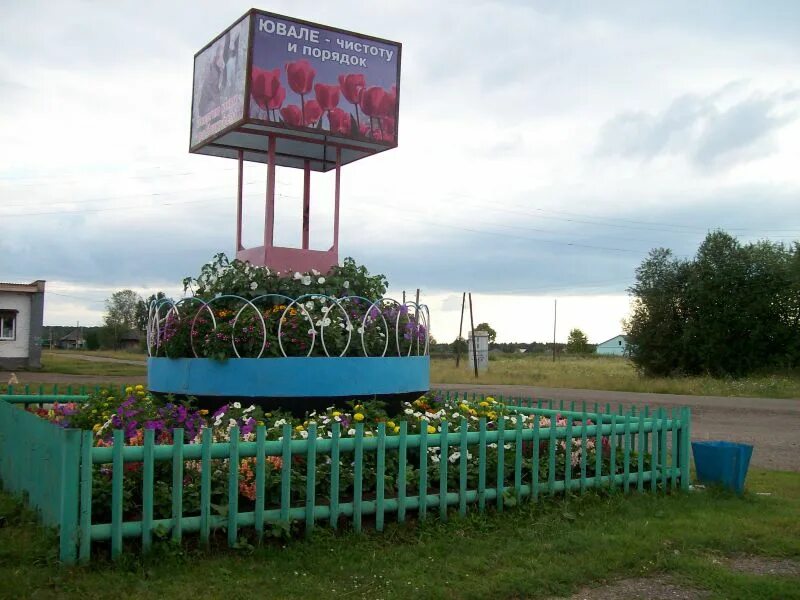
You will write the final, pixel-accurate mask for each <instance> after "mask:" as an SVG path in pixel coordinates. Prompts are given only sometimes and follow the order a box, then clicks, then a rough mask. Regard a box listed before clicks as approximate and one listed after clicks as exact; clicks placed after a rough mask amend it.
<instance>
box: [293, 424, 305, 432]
mask: <svg viewBox="0 0 800 600" xmlns="http://www.w3.org/2000/svg"><path fill="white" fill-rule="evenodd" d="M304 429H305V427H303V426H302V425H298V426H297V427H295V428H294V430H295V431H303V430H304Z"/></svg>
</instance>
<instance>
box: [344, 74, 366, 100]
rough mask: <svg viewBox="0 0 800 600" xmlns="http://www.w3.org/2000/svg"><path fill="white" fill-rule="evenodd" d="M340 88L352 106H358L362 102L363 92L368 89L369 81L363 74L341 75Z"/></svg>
mask: <svg viewBox="0 0 800 600" xmlns="http://www.w3.org/2000/svg"><path fill="white" fill-rule="evenodd" d="M339 87H340V88H341V89H342V94H344V97H345V98H347V101H348V102H349V103H350V104H358V102H359V100H361V91H362V90H363V89H364V88H365V87H367V81H366V79H364V75H362V74H361V73H351V74H350V75H339Z"/></svg>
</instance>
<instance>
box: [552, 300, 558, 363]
mask: <svg viewBox="0 0 800 600" xmlns="http://www.w3.org/2000/svg"><path fill="white" fill-rule="evenodd" d="M557 315H558V299H557V298H554V299H553V362H556V317H557Z"/></svg>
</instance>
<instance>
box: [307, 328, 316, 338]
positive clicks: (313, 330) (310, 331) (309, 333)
mask: <svg viewBox="0 0 800 600" xmlns="http://www.w3.org/2000/svg"><path fill="white" fill-rule="evenodd" d="M308 335H310V336H312V337H313V336H315V335H317V330H316V329H309V330H308Z"/></svg>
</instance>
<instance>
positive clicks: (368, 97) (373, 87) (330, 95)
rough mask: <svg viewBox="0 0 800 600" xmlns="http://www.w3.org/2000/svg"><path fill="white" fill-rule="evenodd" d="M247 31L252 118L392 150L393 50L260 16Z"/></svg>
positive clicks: (396, 58)
mask: <svg viewBox="0 0 800 600" xmlns="http://www.w3.org/2000/svg"><path fill="white" fill-rule="evenodd" d="M301 28H303V29H301ZM253 31H254V33H253V54H252V66H251V70H250V99H249V117H250V118H251V119H253V120H256V121H264V122H265V123H267V124H270V125H272V126H275V125H279V126H281V127H287V128H301V129H313V130H314V131H315V132H318V133H328V134H330V135H333V136H337V137H348V138H353V139H358V140H365V141H370V142H378V143H383V144H390V145H392V146H394V145H396V144H397V116H398V102H397V99H398V82H399V77H400V45H399V44H396V43H394V42H387V41H384V40H377V39H374V38H366V37H363V36H357V35H354V34H350V33H346V32H341V31H338V30H333V29H328V28H324V27H321V26H313V25H310V24H302V25H301V24H298V22H296V21H292V20H289V19H284V18H279V17H276V16H273V15H263V14H257V15H256V16H255V23H254V25H253ZM301 31H309V33H307V35H306V38H307V39H299V40H298V39H297V38H298V37H302V36H301V35H300V33H298V32H301ZM310 32H313V33H310Z"/></svg>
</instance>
